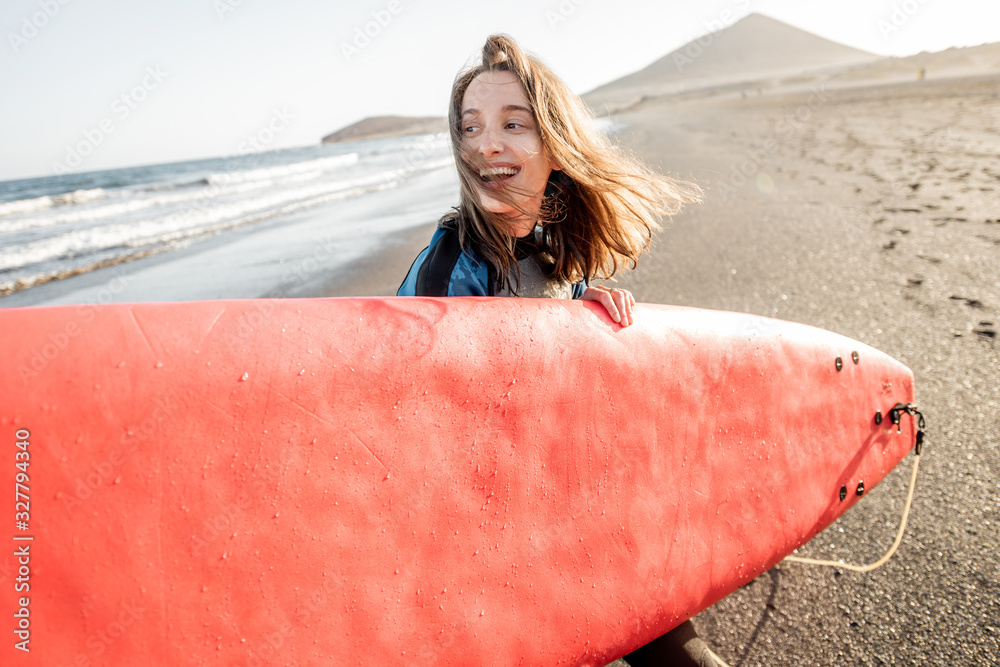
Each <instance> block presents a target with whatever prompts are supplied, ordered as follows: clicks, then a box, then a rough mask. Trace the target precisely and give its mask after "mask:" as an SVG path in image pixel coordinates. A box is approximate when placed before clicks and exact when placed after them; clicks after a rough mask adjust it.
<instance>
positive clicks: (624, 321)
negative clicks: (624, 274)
mask: <svg viewBox="0 0 1000 667" xmlns="http://www.w3.org/2000/svg"><path fill="white" fill-rule="evenodd" d="M580 298H581V299H584V300H586V301H599V302H601V304H602V305H603V306H604V307H605V308H607V310H608V315H610V316H611V319H613V320H614V321H615V322H618V323H619V324H620V325H622V326H623V327H627V326H628V325H630V324H632V322H633V319H632V313H633V311H634V310H635V298H634V297H633V296H632V293H631V292H629V291H628V290H625V289H611V288H608V287H604V286H603V285H599V286H597V287H590V286H588V287H587V289H586V291H585V292H584V293H583V296H582V297H580Z"/></svg>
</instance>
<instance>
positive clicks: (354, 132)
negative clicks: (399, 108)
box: [323, 116, 448, 144]
mask: <svg viewBox="0 0 1000 667" xmlns="http://www.w3.org/2000/svg"><path fill="white" fill-rule="evenodd" d="M447 130H448V121H447V120H445V119H444V118H438V117H437V116H429V117H427V116H425V117H410V116H372V117H370V118H365V119H364V120H359V121H358V122H357V123H352V124H351V125H348V126H347V127H343V128H341V129H339V130H337V131H336V132H334V133H332V134H328V135H326V136H325V137H323V143H324V144H334V143H339V142H343V141H362V140H364V139H382V138H385V137H402V136H405V135H408V134H427V133H429V132H445V131H447Z"/></svg>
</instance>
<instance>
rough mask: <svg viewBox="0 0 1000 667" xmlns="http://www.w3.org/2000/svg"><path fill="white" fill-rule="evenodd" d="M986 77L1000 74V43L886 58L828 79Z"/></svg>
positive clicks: (835, 82)
mask: <svg viewBox="0 0 1000 667" xmlns="http://www.w3.org/2000/svg"><path fill="white" fill-rule="evenodd" d="M984 74H986V75H988V74H993V75H1000V42H995V43H993V44H981V45H979V46H966V47H961V48H959V47H952V48H950V49H946V50H944V51H937V52H935V53H927V52H926V51H925V52H923V53H918V54H917V55H915V56H907V57H905V58H885V59H882V60H878V61H876V62H873V63H865V64H862V65H857V66H855V67H850V68H847V69H845V70H843V71H841V72H837V73H836V74H833V75H832V76H830V77H829V79H828V80H829V82H830V83H831V84H833V85H838V84H839V85H845V84H854V85H864V84H871V83H885V82H890V81H912V80H914V78H927V79H940V78H951V77H956V76H982V75H984Z"/></svg>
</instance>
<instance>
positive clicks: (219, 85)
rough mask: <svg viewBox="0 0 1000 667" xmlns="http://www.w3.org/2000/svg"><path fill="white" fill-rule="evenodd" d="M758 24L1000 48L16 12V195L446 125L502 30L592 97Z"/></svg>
mask: <svg viewBox="0 0 1000 667" xmlns="http://www.w3.org/2000/svg"><path fill="white" fill-rule="evenodd" d="M750 12H760V13H763V14H767V15H768V16H772V17H774V18H777V19H779V20H782V21H785V22H786V23H790V24H792V25H795V26H797V27H800V28H803V29H805V30H808V31H810V32H814V33H816V34H819V35H822V36H823V37H826V38H828V39H833V40H835V41H838V42H841V43H843V44H847V45H850V46H854V47H857V48H861V49H865V50H867V51H872V52H875V53H879V54H884V55H910V54H913V53H917V52H919V51H924V50H926V51H938V50H942V49H945V48H947V47H949V46H968V45H974V44H981V43H984V42H995V41H1000V2H997V0H947V1H946V0H889V1H883V0H840V1H838V2H831V1H830V0H822V1H814V0H757V1H754V0H710V1H706V2H698V3H695V2H690V1H689V0H667V1H663V0H660V1H653V0H549V1H543V2H528V1H527V0H508V1H507V2H503V3H471V2H467V1H466V2H459V1H457V0H439V1H438V0H385V1H383V0H366V1H355V2H336V1H333V2H331V1H329V0H327V1H320V0H283V1H281V2H279V1H278V0H170V1H169V2H168V1H165V0H164V1H162V2H157V3H153V2H135V1H134V0H4V1H3V3H2V7H0V29H2V34H3V43H2V44H0V91H2V94H3V102H2V104H0V128H2V131H0V180H5V179H12V178H26V177H31V176H43V175H50V174H52V173H54V170H55V169H56V165H57V164H67V163H68V162H71V161H72V162H75V163H76V164H77V166H76V167H75V168H74V169H72V171H90V170H94V169H106V168H110V167H118V166H131V165H136V164H149V163H159V162H170V161H175V160H183V159H192V158H198V157H212V156H219V155H229V154H233V153H238V152H240V150H241V145H242V146H244V147H245V146H246V145H247V141H248V138H249V137H264V138H267V137H269V136H270V137H273V138H272V139H271V140H270V142H269V143H267V144H266V145H265V146H261V145H258V148H261V147H262V148H267V149H271V148H283V147H289V146H301V145H307V144H315V143H317V142H318V141H319V139H320V138H321V137H322V136H323V135H325V134H327V133H329V132H332V131H334V130H336V129H338V128H340V127H342V126H344V125H347V124H349V123H351V122H354V121H356V120H359V119H361V118H363V117H365V116H369V115H381V114H402V115H444V114H445V112H446V105H447V98H448V91H449V89H450V87H451V82H452V79H453V77H454V75H455V74H456V72H457V71H458V70H459V69H460V68H461V67H462V66H463V65H464V64H465V63H466V62H467V61H468V60H469V58H470V57H471V56H472V55H473V54H474V53H475V52H476V51H477V50H478V48H479V47H480V46H481V44H482V41H483V39H484V38H485V36H486V35H487V34H489V33H491V32H506V33H508V34H510V35H512V36H513V37H515V38H516V39H517V40H518V41H519V42H520V43H521V44H522V46H524V47H525V48H527V49H529V50H531V51H533V52H534V53H536V54H538V55H539V56H541V57H542V59H543V60H545V61H546V62H547V63H548V64H549V65H550V66H551V67H552V68H553V69H554V70H555V71H556V72H557V73H559V74H560V75H561V76H562V77H563V78H564V79H565V80H566V81H567V82H568V83H569V84H570V86H571V87H572V88H573V89H574V90H576V91H577V92H579V93H584V92H586V91H588V90H590V89H592V88H595V87H596V86H598V85H600V84H603V83H607V82H608V81H611V80H613V79H616V78H618V77H620V76H622V75H624V74H627V73H630V72H633V71H635V70H637V69H641V68H642V67H644V66H646V65H648V64H649V63H650V62H652V61H654V60H656V59H657V58H660V57H661V56H663V55H666V54H667V53H669V52H670V51H672V50H674V49H675V48H677V47H679V46H681V45H683V44H684V43H686V42H688V41H690V40H691V39H694V38H696V37H698V36H700V35H701V34H704V33H706V32H709V31H710V29H711V28H712V27H713V26H714V27H719V26H720V25H721V23H720V22H726V21H729V22H731V21H732V20H734V19H735V18H739V17H742V16H744V15H746V14H748V13H750ZM890 27H891V28H892V30H891V31H890V30H889V28H890ZM897 27H898V29H896V28H897ZM366 29H367V32H368V33H369V34H371V35H374V36H372V37H369V36H368V35H366V34H365V31H366ZM74 147H80V148H81V150H80V151H79V152H78V155H77V159H76V160H70V154H71V153H72V152H74V150H75V149H74ZM84 151H86V152H87V153H88V154H87V155H86V156H82V155H79V153H82V152H84Z"/></svg>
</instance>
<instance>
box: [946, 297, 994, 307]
mask: <svg viewBox="0 0 1000 667" xmlns="http://www.w3.org/2000/svg"><path fill="white" fill-rule="evenodd" d="M948 298H950V299H951V300H952V301H964V302H965V305H966V306H968V307H969V308H985V307H986V306H985V304H983V302H982V301H980V300H979V299H970V298H968V297H965V296H955V295H954V294H952V295H951V296H950V297H948Z"/></svg>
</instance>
